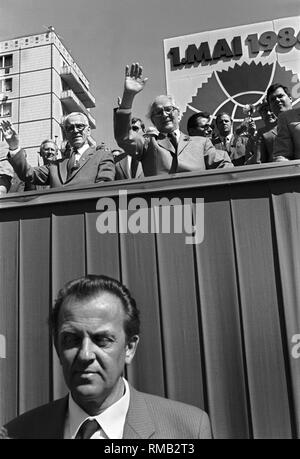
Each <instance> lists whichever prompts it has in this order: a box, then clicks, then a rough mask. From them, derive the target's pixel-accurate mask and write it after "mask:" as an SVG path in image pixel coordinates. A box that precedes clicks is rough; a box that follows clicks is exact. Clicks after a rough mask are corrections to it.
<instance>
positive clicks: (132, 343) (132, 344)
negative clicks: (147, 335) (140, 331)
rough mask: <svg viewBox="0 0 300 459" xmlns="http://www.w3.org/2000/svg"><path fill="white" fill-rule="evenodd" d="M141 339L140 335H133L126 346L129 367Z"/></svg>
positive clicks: (126, 359) (126, 361)
mask: <svg viewBox="0 0 300 459" xmlns="http://www.w3.org/2000/svg"><path fill="white" fill-rule="evenodd" d="M139 339H140V337H139V336H138V335H133V336H132V337H131V338H129V340H128V342H127V344H126V351H125V353H126V354H125V363H126V364H127V365H129V364H130V363H131V361H132V359H133V357H134V354H135V351H136V349H137V345H138V342H139Z"/></svg>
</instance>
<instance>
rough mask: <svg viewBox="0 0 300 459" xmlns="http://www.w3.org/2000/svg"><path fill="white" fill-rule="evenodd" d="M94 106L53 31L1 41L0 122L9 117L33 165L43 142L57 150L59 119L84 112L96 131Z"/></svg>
mask: <svg viewBox="0 0 300 459" xmlns="http://www.w3.org/2000/svg"><path fill="white" fill-rule="evenodd" d="M92 107H95V98H94V96H93V95H92V94H91V92H90V90H89V81H88V80H87V78H86V77H85V75H84V74H83V73H82V71H81V70H80V68H79V66H78V65H77V64H76V62H75V61H74V59H73V58H72V56H71V55H70V53H69V52H68V51H67V49H66V48H65V46H64V45H63V44H62V42H61V40H60V39H59V37H58V36H57V34H56V33H55V31H54V28H53V27H51V26H50V27H49V28H48V30H47V31H46V32H44V33H40V34H36V35H29V36H26V37H20V38H13V39H10V40H6V41H2V42H0V120H1V119H3V118H7V119H8V120H10V121H11V122H12V124H13V125H14V127H15V128H16V129H17V131H18V132H19V136H20V142H21V144H22V146H23V147H24V148H26V152H27V158H28V161H29V162H30V163H31V164H32V165H35V164H36V163H37V160H38V159H37V158H38V156H37V151H38V147H39V145H40V143H41V141H42V140H44V139H47V138H51V139H55V140H57V143H58V144H59V145H60V143H61V141H62V140H63V133H62V130H61V127H60V122H61V118H62V116H63V115H65V114H67V113H70V112H72V111H78V112H83V113H85V114H86V115H87V116H88V119H89V123H90V126H91V128H92V129H94V128H95V127H96V125H95V120H94V118H93V116H92V115H91V113H90V108H92ZM0 140H2V139H0Z"/></svg>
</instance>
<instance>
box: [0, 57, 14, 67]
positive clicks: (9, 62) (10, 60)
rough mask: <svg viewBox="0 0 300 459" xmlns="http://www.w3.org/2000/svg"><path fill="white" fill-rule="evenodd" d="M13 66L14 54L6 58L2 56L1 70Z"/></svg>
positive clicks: (0, 61)
mask: <svg viewBox="0 0 300 459" xmlns="http://www.w3.org/2000/svg"><path fill="white" fill-rule="evenodd" d="M12 65H13V56H12V54H7V55H6V56H0V69H3V68H6V67H12Z"/></svg>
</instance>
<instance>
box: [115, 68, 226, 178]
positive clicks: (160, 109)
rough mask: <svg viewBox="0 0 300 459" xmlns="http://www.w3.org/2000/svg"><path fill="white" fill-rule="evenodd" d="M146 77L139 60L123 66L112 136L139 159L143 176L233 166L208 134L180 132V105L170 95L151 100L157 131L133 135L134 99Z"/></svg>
mask: <svg viewBox="0 0 300 459" xmlns="http://www.w3.org/2000/svg"><path fill="white" fill-rule="evenodd" d="M146 81H147V78H143V76H142V67H141V66H140V65H139V64H132V65H131V67H130V69H129V67H128V66H126V71H125V84H124V92H123V97H122V101H121V104H120V106H119V108H118V109H117V110H116V111H115V113H114V116H115V118H114V131H115V139H116V141H117V143H118V145H119V146H120V147H121V148H123V149H124V150H125V151H126V153H129V154H130V155H131V156H132V157H134V158H136V159H138V160H140V161H141V162H142V166H143V171H144V175H145V176H146V177H147V176H153V175H159V174H174V173H176V172H190V171H194V172H196V171H203V170H206V169H214V168H217V167H233V164H232V163H231V161H230V158H229V156H228V155H227V154H226V155H224V153H223V152H219V151H218V150H216V149H215V148H214V147H213V145H212V143H211V141H210V140H209V139H208V138H205V137H200V136H197V137H190V136H187V135H184V134H183V133H182V132H180V130H179V120H180V113H179V108H178V107H177V106H176V104H175V101H174V99H173V98H172V97H171V96H167V95H162V96H158V97H156V98H155V99H154V101H153V102H152V104H151V107H150V111H149V118H150V119H151V121H152V123H153V125H154V126H155V127H156V129H157V130H158V135H151V136H146V135H145V136H141V135H132V133H131V129H130V128H131V124H130V120H131V109H132V104H133V100H134V98H135V96H136V95H137V94H138V93H139V92H140V91H142V90H143V89H144V86H145V83H146Z"/></svg>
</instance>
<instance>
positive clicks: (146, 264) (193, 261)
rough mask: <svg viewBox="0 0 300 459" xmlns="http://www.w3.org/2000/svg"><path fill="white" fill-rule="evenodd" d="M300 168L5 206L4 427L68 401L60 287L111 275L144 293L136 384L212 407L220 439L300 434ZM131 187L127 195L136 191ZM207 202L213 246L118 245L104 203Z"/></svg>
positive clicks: (48, 196)
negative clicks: (58, 339)
mask: <svg viewBox="0 0 300 459" xmlns="http://www.w3.org/2000/svg"><path fill="white" fill-rule="evenodd" d="M299 176H300V172H299V166H298V165H297V163H295V164H292V163H290V164H288V165H284V166H277V165H270V166H262V167H261V168H260V170H255V168H254V167H250V168H239V169H235V170H234V172H215V171H212V172H209V173H207V174H202V175H196V174H183V175H182V176H181V177H180V178H178V177H177V178H176V177H174V178H173V179H172V178H170V179H167V180H162V179H158V178H154V179H146V180H145V181H144V182H135V183H134V184H125V182H123V183H121V182H119V183H118V184H117V185H116V184H108V185H102V186H98V187H96V186H92V187H90V188H87V189H85V190H73V191H72V190H70V191H67V190H65V191H62V192H58V191H55V192H54V190H51V191H49V192H44V193H43V194H41V195H38V194H37V193H31V194H27V198H26V199H24V197H20V198H17V197H15V198H14V197H11V198H9V197H8V198H4V199H3V200H1V203H0V260H1V261H0V288H1V297H0V335H3V336H5V339H6V358H0V424H3V423H4V422H6V421H8V420H9V419H11V418H13V417H14V416H15V415H17V414H18V413H21V412H24V411H25V410H28V409H30V408H32V407H35V406H37V405H40V404H42V403H46V402H47V401H48V400H49V399H52V398H53V397H54V398H56V397H59V396H60V395H62V394H64V393H65V390H66V389H65V386H64V383H63V380H62V376H61V372H60V367H59V364H58V361H57V358H56V355H55V352H54V351H53V352H52V346H51V340H50V337H49V332H48V326H47V317H48V312H49V308H50V307H51V305H52V302H53V299H54V298H55V296H56V293H57V291H58V289H59V288H60V287H61V286H62V285H63V284H64V283H65V282H66V281H68V280H70V279H72V278H75V277H78V276H81V275H84V274H94V273H98V274H106V275H110V276H113V277H116V278H118V279H120V280H121V281H122V282H124V283H125V284H126V285H127V286H128V287H129V289H130V290H131V291H132V293H133V296H134V297H135V298H136V299H137V302H138V305H139V307H140V309H141V319H142V335H141V342H140V344H139V349H138V353H137V356H136V358H135V361H134V363H133V364H132V365H131V367H129V369H128V378H129V380H130V381H131V382H132V383H133V384H134V385H135V386H136V387H137V388H138V389H140V390H143V391H146V392H152V393H155V394H159V395H164V396H167V397H169V398H173V399H176V400H181V401H183V402H186V403H190V404H194V405H197V406H200V407H202V408H204V409H206V410H207V411H208V412H209V415H210V418H211V421H212V427H213V433H214V436H215V437H216V438H249V437H250V438H252V437H254V438H290V437H296V436H299V421H300V406H299V400H300V397H299V395H300V360H299V359H297V358H294V357H293V356H292V354H291V349H292V346H293V344H292V337H293V336H294V335H295V334H299V333H300V314H299V298H300V285H299V274H300V244H299V240H300V181H299ZM122 185H123V187H122ZM120 186H121V187H122V188H123V189H124V188H125V186H128V193H129V197H128V199H129V198H132V197H136V196H139V197H144V198H145V199H147V200H148V202H149V200H150V198H151V197H162V196H165V197H167V198H169V199H171V198H174V197H179V198H180V199H181V200H183V199H184V198H188V197H190V198H191V197H192V198H193V200H194V201H195V199H196V198H204V203H205V204H204V225H205V226H204V241H203V242H202V243H201V244H199V245H187V244H186V240H185V237H186V234H174V233H173V234H172V233H171V234H155V233H152V234H130V233H128V234H122V233H117V234H106V235H101V234H99V233H98V232H97V229H96V220H97V217H98V216H99V214H100V212H99V211H97V210H96V204H97V200H98V199H99V198H100V197H102V196H107V197H109V196H112V197H113V198H114V200H115V202H116V205H117V204H118V196H117V192H118V188H120Z"/></svg>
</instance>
